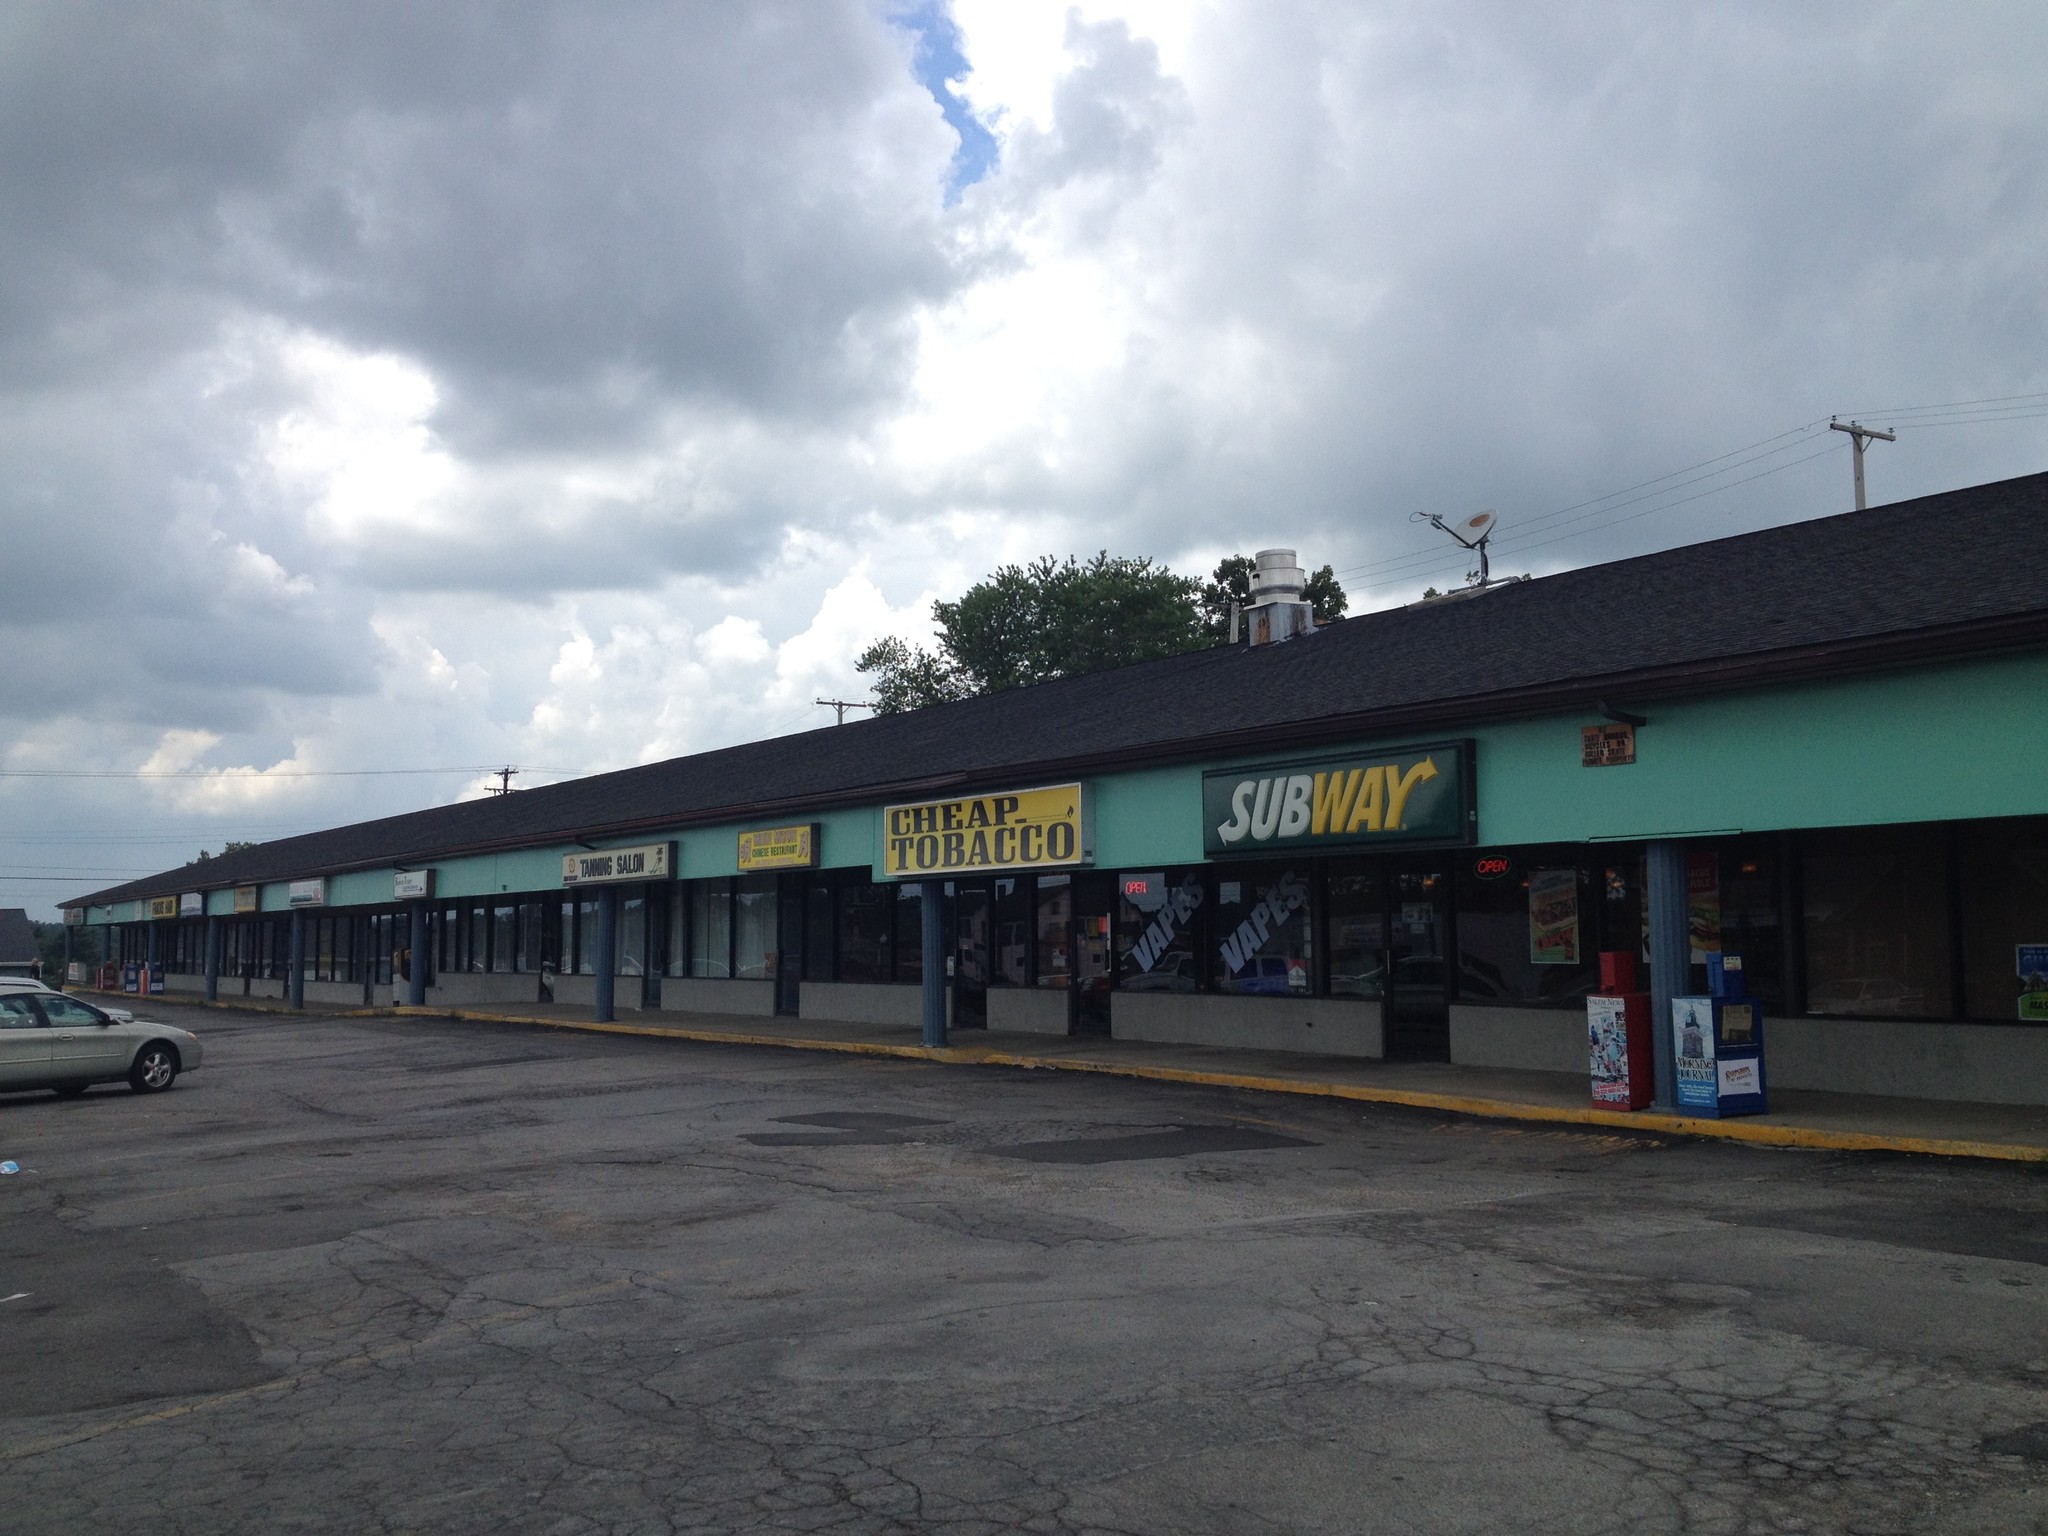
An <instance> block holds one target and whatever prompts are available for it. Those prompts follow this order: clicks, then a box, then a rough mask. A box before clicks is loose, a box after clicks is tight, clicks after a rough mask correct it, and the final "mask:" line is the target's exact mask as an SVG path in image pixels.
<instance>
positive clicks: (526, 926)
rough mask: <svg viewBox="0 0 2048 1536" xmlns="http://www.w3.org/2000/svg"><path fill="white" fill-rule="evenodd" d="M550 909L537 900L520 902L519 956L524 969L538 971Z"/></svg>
mask: <svg viewBox="0 0 2048 1536" xmlns="http://www.w3.org/2000/svg"><path fill="white" fill-rule="evenodd" d="M547 915H548V909H547V908H546V907H545V906H543V905H542V904H541V903H540V902H537V901H524V902H521V903H520V904H519V958H518V960H517V961H516V962H515V964H516V965H517V966H518V968H519V969H520V970H522V971H537V970H539V969H540V968H541V961H542V959H543V958H544V954H545V951H544V948H543V939H542V935H543V934H544V933H546V931H547Z"/></svg>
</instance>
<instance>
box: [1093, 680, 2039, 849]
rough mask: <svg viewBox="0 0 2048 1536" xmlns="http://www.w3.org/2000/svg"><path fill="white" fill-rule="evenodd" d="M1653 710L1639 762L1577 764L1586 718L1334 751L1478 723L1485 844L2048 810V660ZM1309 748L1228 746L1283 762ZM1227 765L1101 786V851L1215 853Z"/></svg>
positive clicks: (1641, 733)
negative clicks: (1208, 818)
mask: <svg viewBox="0 0 2048 1536" xmlns="http://www.w3.org/2000/svg"><path fill="white" fill-rule="evenodd" d="M1613 702H1614V703H1616V704H1617V705H1619V706H1620V707H1622V708H1625V709H1629V710H1633V711H1635V712H1636V713H1639V714H1642V715H1644V716H1646V717H1648V719H1649V722H1650V723H1649V724H1648V725H1646V726H1644V727H1643V728H1642V729H1640V730H1638V731H1637V732H1636V761H1635V762H1634V763H1633V764H1631V765H1630V766H1627V767H1619V768H1586V767H1583V766H1581V764H1580V736H1579V732H1580V728H1581V727H1582V726H1587V725H1596V724H1598V723H1599V721H1600V717H1599V715H1598V714H1597V713H1596V712H1595V711H1594V709H1593V708H1592V707H1590V704H1589V707H1588V708H1587V709H1586V710H1585V711H1584V712H1583V713H1581V714H1574V715H1558V716H1549V717H1545V718H1542V719H1534V720H1519V721H1510V722H1508V723H1506V724H1501V725H1489V726H1482V727H1479V728H1477V729H1474V730H1472V731H1469V732H1454V733H1444V732H1415V733H1408V734H1405V735H1401V736H1388V737H1382V738H1377V739H1368V740H1360V741H1358V742H1355V743H1344V744H1339V745H1337V746H1334V747H1331V748H1328V749H1322V748H1318V749H1317V753H1321V752H1323V751H1325V750H1327V751H1329V752H1331V753H1342V752H1344V751H1347V750H1354V749H1365V750H1369V749H1371V748H1374V747H1394V746H1399V745H1403V744H1406V743H1410V742H1418V741H1428V740H1433V739H1438V738H1440V737H1442V736H1444V735H1446V734H1453V735H1458V736H1469V737H1470V738H1471V739H1472V740H1474V741H1475V742H1477V744H1478V753H1477V755H1478V793H1479V841H1480V843H1481V844H1491V845H1495V846H1502V845H1509V844H1516V843H1547V842H1585V841H1590V840H1596V839H1610V838H1645V837H1661V836H1687V835H1707V834H1711V833H1717V832H1733V831H1745V832H1764V831H1777V830H1781V829H1785V828H1795V827H1831V826H1858V825H1879V824H1884V823H1888V822H1908V821H1949V820H1967V819H1971V818H1975V817H1984V816H2031V815H2048V767H2044V765H2048V656H2041V655H2031V656H2008V657H1997V658H1992V659H1989V660H1983V661H1975V662H1969V663H1958V664H1955V665H1951V666H1942V667H1927V668H1921V669H1916V670H1914V671H1910V672H1898V673H1890V674H1883V675H1879V676H1873V677H1863V678H1846V679H1841V680H1838V681H1833V682H1826V683H1812V684H1802V685H1799V686H1794V687H1786V688H1777V689H1766V690H1758V691H1752V692H1748V693H1740V694H1728V695H1722V696H1714V697H1706V698H1692V699H1671V700H1657V699H1649V698H1632V699H1617V700H1614V701H1613ZM1302 755H1303V753H1302V752H1301V751H1300V749H1298V748H1297V749H1288V750H1276V751H1275V752H1273V753H1270V754H1264V755H1261V756H1258V757H1241V758H1232V759H1228V760H1227V763H1228V765H1229V766H1240V765H1242V766H1246V767H1250V766H1253V765H1256V764H1260V763H1266V762H1284V761H1287V760H1289V759H1291V758H1299V757H1301V756H1302ZM1221 766H1225V763H1224V762H1217V763H1209V764H1191V765H1189V766H1187V767H1184V768H1173V769H1160V770H1154V771H1148V772H1143V773H1132V774H1121V775H1115V776H1111V777H1107V778H1103V779H1100V780H1098V781H1097V782H1096V786H1095V794H1096V800H1095V804H1096V812H1095V828H1096V847H1097V854H1098V857H1097V862H1098V863H1099V864H1102V865H1103V866H1105V867H1117V866H1131V865H1141V864H1172V863H1195V862H1198V861H1199V860H1200V859H1201V857H1202V772H1203V769H1204V768H1211V767H1221Z"/></svg>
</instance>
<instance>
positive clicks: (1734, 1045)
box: [1671, 955, 1766, 1118]
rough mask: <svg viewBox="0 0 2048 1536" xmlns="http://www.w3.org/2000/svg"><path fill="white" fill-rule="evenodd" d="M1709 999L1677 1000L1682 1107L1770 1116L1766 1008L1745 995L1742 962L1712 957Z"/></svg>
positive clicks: (1675, 1051) (1675, 1037) (1674, 1023)
mask: <svg viewBox="0 0 2048 1536" xmlns="http://www.w3.org/2000/svg"><path fill="white" fill-rule="evenodd" d="M1707 985H1708V987H1709V988H1710V995H1708V996H1706V997H1674V998H1673V999H1671V1035H1672V1042H1671V1044H1672V1057H1673V1059H1674V1061H1675V1063H1676V1066H1677V1076H1678V1107H1679V1109H1680V1110H1681V1111H1684V1112H1687V1113H1691V1114H1696V1115H1712V1116H1715V1117H1716V1118H1718V1117H1720V1116H1723V1115H1760V1114H1762V1113H1764V1110H1765V1107H1766V1106H1765V1103H1764V1020H1763V1006H1762V1004H1760V1003H1759V1002H1758V1001H1757V1000H1756V999H1755V998H1753V997H1751V996H1749V995H1748V994H1747V993H1746V992H1744V991H1743V987H1742V957H1741V956H1740V955H1708V956H1707Z"/></svg>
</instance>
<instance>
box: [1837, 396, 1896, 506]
mask: <svg viewBox="0 0 2048 1536" xmlns="http://www.w3.org/2000/svg"><path fill="white" fill-rule="evenodd" d="M1828 430H1829V431H1830V432H1846V433H1848V434H1849V441H1850V442H1852V443H1854V444H1855V445H1856V510H1857V511H1858V512H1861V511H1863V510H1864V508H1865V507H1866V506H1868V505H1869V503H1868V502H1867V501H1865V500H1864V496H1863V445H1864V444H1865V443H1866V442H1868V441H1869V440H1870V439H1871V438H1873V437H1874V438H1876V439H1877V440H1878V441H1880V442H1885V443H1896V442H1897V441H1898V440H1899V434H1898V433H1896V432H1880V431H1878V430H1877V428H1875V427H1866V426H1864V425H1863V423H1862V422H1860V421H1851V422H1844V421H1843V420H1842V419H1841V418H1840V417H1838V416H1835V417H1830V418H1829V419H1828Z"/></svg>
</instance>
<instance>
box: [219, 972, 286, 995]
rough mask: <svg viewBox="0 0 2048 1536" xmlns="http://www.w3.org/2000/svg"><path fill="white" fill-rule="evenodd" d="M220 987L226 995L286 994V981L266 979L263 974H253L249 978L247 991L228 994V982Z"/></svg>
mask: <svg viewBox="0 0 2048 1536" xmlns="http://www.w3.org/2000/svg"><path fill="white" fill-rule="evenodd" d="M220 989H221V992H222V993H223V994H224V995H239V996H244V997H283V996H284V982H283V981H282V980H279V981H265V980H264V979H263V978H262V977H261V976H252V977H250V978H249V990H248V991H247V992H245V993H237V994H228V984H227V983H226V982H222V983H221V987H220Z"/></svg>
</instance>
